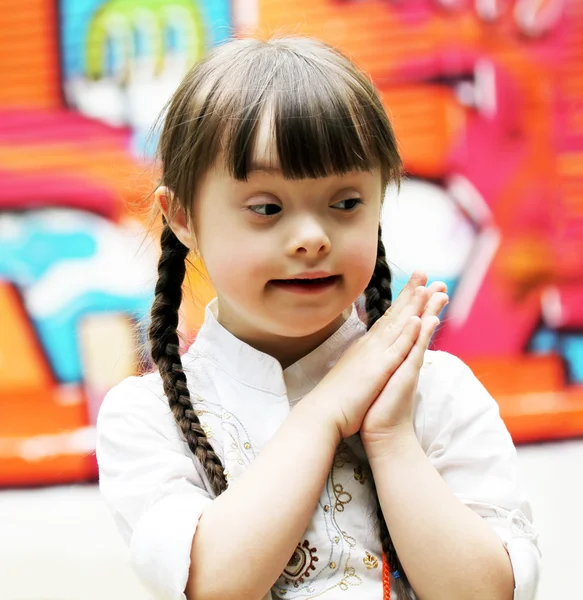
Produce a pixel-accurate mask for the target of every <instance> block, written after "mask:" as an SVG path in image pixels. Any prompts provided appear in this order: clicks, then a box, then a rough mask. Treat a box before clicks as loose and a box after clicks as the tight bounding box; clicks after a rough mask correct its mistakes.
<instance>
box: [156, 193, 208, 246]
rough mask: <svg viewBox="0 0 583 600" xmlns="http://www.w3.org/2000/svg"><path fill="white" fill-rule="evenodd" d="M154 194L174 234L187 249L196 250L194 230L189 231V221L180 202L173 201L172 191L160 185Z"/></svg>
mask: <svg viewBox="0 0 583 600" xmlns="http://www.w3.org/2000/svg"><path fill="white" fill-rule="evenodd" d="M154 196H155V199H156V202H157V203H158V205H159V206H160V210H161V211H162V213H163V215H164V217H165V218H166V221H167V222H168V225H169V226H170V229H172V231H173V232H174V235H175V236H176V237H177V238H178V239H179V240H180V242H181V243H182V244H184V245H185V246H186V247H187V248H188V249H190V250H196V247H197V244H196V238H195V235H194V232H193V231H191V227H190V223H189V222H188V219H187V217H186V213H185V212H184V210H183V209H182V207H181V206H180V203H179V202H175V201H174V192H172V191H171V190H170V189H169V188H167V187H166V186H165V185H161V186H159V187H158V189H157V190H156V192H155V194H154Z"/></svg>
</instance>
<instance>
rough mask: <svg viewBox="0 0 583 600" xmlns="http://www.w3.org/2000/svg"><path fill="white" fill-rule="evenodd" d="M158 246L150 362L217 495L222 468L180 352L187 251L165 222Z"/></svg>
mask: <svg viewBox="0 0 583 600" xmlns="http://www.w3.org/2000/svg"><path fill="white" fill-rule="evenodd" d="M160 245H161V251H162V252H161V255H160V260H159V261H158V281H157V282H156V288H155V294H154V302H153V304H152V311H151V317H152V318H151V324H150V328H149V330H148V337H149V339H150V347H151V354H152V359H153V360H154V362H155V364H156V365H157V367H158V370H159V372H160V376H161V378H162V385H163V387H164V392H165V394H166V397H167V398H168V405H169V406H170V409H171V410H172V414H173V415H174V418H175V420H176V423H177V425H178V427H179V428H180V430H181V432H182V434H183V436H184V439H185V441H186V443H187V444H188V447H189V448H190V451H191V452H192V453H193V455H194V456H195V457H196V458H197V459H198V460H199V461H200V463H201V465H202V466H203V468H204V471H205V473H206V475H207V477H208V480H209V483H210V486H211V488H212V489H213V491H214V492H215V494H217V495H219V494H220V493H222V492H224V491H225V489H226V488H227V481H226V478H225V474H224V468H223V465H222V464H221V461H220V459H219V457H218V456H217V454H216V453H215V451H214V449H213V447H212V446H211V444H210V442H209V441H208V439H207V437H206V434H205V432H204V430H203V428H202V425H201V423H200V420H199V418H198V416H197V414H196V412H195V411H194V409H193V406H192V401H191V399H190V392H189V391H188V384H187V380H186V375H185V373H184V369H183V366H182V360H181V358H180V351H179V350H180V342H179V339H178V330H177V329H178V320H179V318H178V310H179V308H180V304H181V302H182V284H183V282H184V277H185V274H186V257H187V255H188V248H187V247H186V246H184V244H182V243H181V242H180V241H179V240H178V238H177V237H176V236H175V235H174V233H173V231H172V229H170V227H169V226H168V224H167V222H166V220H165V219H164V230H163V232H162V236H161V241H160Z"/></svg>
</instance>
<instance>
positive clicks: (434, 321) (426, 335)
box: [405, 316, 440, 370]
mask: <svg viewBox="0 0 583 600" xmlns="http://www.w3.org/2000/svg"><path fill="white" fill-rule="evenodd" d="M439 322H440V321H439V319H438V318H437V317H436V316H431V317H427V318H425V319H424V321H423V323H422V326H421V331H420V333H419V335H418V336H417V340H416V342H415V344H414V345H413V347H412V348H411V351H410V352H409V355H408V356H407V359H406V360H405V363H408V364H410V366H411V368H413V369H415V370H419V369H421V367H422V366H423V360H424V357H425V352H426V351H427V349H428V347H429V342H430V341H431V336H432V335H433V334H434V333H435V329H436V328H437V326H438V325H439Z"/></svg>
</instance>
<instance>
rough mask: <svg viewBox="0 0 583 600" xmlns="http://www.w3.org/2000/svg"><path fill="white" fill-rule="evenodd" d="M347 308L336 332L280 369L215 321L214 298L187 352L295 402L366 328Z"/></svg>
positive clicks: (249, 382) (353, 308) (320, 377)
mask: <svg viewBox="0 0 583 600" xmlns="http://www.w3.org/2000/svg"><path fill="white" fill-rule="evenodd" d="M349 310H350V315H349V317H348V318H347V320H346V321H345V322H344V323H343V324H342V325H341V327H340V328H339V329H338V330H337V331H336V332H335V333H333V334H332V335H331V336H330V337H329V338H328V339H327V340H326V341H324V342H323V343H322V344H321V345H320V346H318V347H317V348H316V349H314V350H313V351H312V352H310V353H309V354H307V355H306V356H304V357H303V358H301V359H300V360H298V361H297V362H295V363H294V364H292V365H290V366H289V367H287V368H286V369H285V370H282V368H281V364H280V363H279V361H277V360H276V359H275V358H273V357H272V356H270V355H269V354H266V353H264V352H261V351H259V350H256V349H255V348H253V347H252V346H250V345H249V344H246V343H245V342H243V341H241V340H240V339H239V338H237V337H235V336H234V335H233V334H232V333H231V332H230V331H228V330H227V329H225V328H224V327H223V326H222V325H221V324H220V323H219V322H218V320H217V314H218V304H217V300H216V298H215V299H214V300H213V301H212V302H210V303H209V304H208V305H207V307H206V309H205V319H204V322H203V325H202V327H201V329H200V331H199V332H198V335H197V336H196V340H195V342H194V344H192V346H191V348H190V350H189V351H188V353H189V354H199V355H200V354H203V355H204V356H205V357H206V358H208V359H210V360H212V361H213V362H215V363H216V364H217V366H218V367H219V368H220V369H221V370H222V371H225V372H226V373H228V374H229V375H230V376H231V377H233V378H234V379H236V380H237V381H240V382H241V383H243V384H245V385H248V386H251V387H254V388H257V389H261V390H264V391H267V392H272V393H274V394H277V395H285V394H287V396H288V400H289V401H290V403H291V404H294V403H296V402H297V401H299V400H300V399H301V398H303V397H304V396H305V395H306V394H307V393H308V392H310V391H311V390H312V389H313V388H314V387H315V386H316V384H318V383H319V382H320V381H321V379H322V378H323V377H324V375H326V373H327V372H328V371H329V370H330V369H331V368H332V366H333V365H334V364H335V363H336V361H337V360H338V359H339V358H340V356H341V355H342V353H343V352H344V351H345V350H346V349H347V348H348V347H349V346H350V345H351V343H352V342H353V341H355V340H356V339H358V338H359V337H361V336H362V335H364V333H365V332H366V327H365V325H364V323H363V322H362V321H361V320H360V318H359V316H358V313H357V311H356V307H355V306H354V305H353V306H352V308H351V309H349Z"/></svg>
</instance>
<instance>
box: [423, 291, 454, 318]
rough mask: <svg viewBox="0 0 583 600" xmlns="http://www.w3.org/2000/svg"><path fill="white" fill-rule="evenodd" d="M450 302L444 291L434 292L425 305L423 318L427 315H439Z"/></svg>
mask: <svg viewBox="0 0 583 600" xmlns="http://www.w3.org/2000/svg"><path fill="white" fill-rule="evenodd" d="M448 302H449V296H448V295H447V294H444V293H443V292H437V293H435V294H433V295H432V296H431V298H429V300H428V302H427V304H426V305H425V310H424V311H423V315H422V318H425V317H426V316H439V314H440V313H441V311H442V310H443V309H444V308H445V306H446V305H447V303H448Z"/></svg>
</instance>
